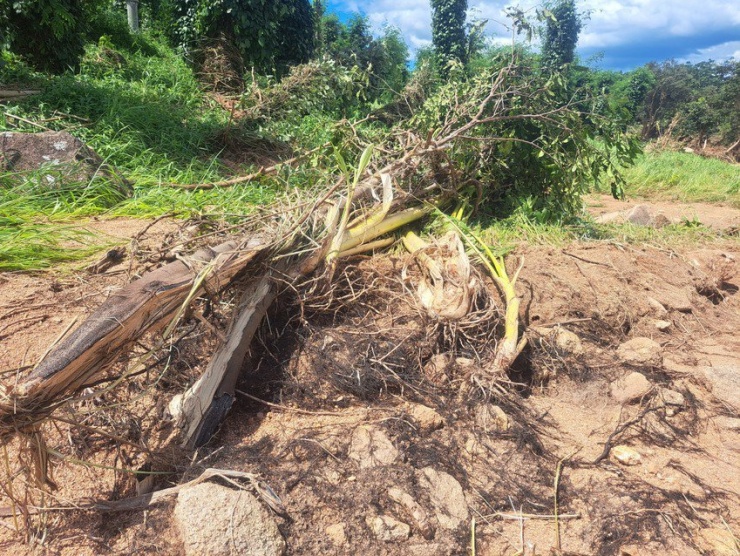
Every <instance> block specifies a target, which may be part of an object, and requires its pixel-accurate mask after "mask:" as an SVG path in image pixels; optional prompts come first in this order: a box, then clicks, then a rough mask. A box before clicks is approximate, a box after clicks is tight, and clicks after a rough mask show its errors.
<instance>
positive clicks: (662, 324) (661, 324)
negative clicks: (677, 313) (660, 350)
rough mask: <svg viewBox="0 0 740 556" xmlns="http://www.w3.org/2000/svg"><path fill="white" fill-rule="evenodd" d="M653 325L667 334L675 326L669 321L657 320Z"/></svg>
mask: <svg viewBox="0 0 740 556" xmlns="http://www.w3.org/2000/svg"><path fill="white" fill-rule="evenodd" d="M653 325H654V326H655V328H657V329H658V330H660V331H661V332H667V331H668V330H669V329H670V328H671V326H673V323H671V321H668V320H656V321H653Z"/></svg>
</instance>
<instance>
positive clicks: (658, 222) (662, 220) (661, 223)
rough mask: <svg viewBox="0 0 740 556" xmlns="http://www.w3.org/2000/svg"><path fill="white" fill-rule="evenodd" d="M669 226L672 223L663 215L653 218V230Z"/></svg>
mask: <svg viewBox="0 0 740 556" xmlns="http://www.w3.org/2000/svg"><path fill="white" fill-rule="evenodd" d="M671 224H672V222H671V221H670V219H669V218H668V217H667V216H666V215H665V214H656V215H655V216H654V217H653V228H665V227H666V226H670V225H671Z"/></svg>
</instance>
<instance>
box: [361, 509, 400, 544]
mask: <svg viewBox="0 0 740 556" xmlns="http://www.w3.org/2000/svg"><path fill="white" fill-rule="evenodd" d="M365 523H367V526H368V527H370V529H371V530H372V532H373V534H374V535H375V536H376V537H377V539H378V540H380V541H383V542H391V541H405V540H406V539H408V538H409V537H410V536H411V527H409V526H408V525H407V524H406V523H403V522H402V521H398V520H397V519H395V518H393V517H391V516H389V515H379V516H375V517H370V516H368V517H367V518H365Z"/></svg>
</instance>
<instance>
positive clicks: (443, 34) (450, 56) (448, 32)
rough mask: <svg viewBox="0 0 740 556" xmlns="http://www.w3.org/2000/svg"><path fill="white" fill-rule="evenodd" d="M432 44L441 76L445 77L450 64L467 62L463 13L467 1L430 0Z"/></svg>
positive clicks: (465, 9)
mask: <svg viewBox="0 0 740 556" xmlns="http://www.w3.org/2000/svg"><path fill="white" fill-rule="evenodd" d="M431 3H432V44H433V45H434V50H435V52H436V55H437V59H438V61H439V64H440V69H441V71H442V74H443V75H447V73H448V67H449V64H450V62H453V61H455V60H456V61H458V62H461V63H463V64H464V63H466V62H467V38H466V36H465V12H466V11H467V9H468V1H467V0H431Z"/></svg>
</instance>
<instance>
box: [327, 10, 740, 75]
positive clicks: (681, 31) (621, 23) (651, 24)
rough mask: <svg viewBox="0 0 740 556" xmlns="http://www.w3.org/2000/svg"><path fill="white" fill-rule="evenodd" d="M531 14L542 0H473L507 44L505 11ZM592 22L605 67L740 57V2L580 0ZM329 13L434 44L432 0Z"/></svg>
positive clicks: (588, 57) (413, 43)
mask: <svg viewBox="0 0 740 556" xmlns="http://www.w3.org/2000/svg"><path fill="white" fill-rule="evenodd" d="M513 4H516V5H519V6H520V7H521V8H523V9H526V8H530V7H532V6H535V5H539V4H540V2H534V1H532V0H522V1H521V2H519V3H516V2H511V1H509V2H506V1H501V0H468V7H469V11H468V13H469V17H470V16H473V17H474V18H478V19H487V20H488V26H487V28H486V30H487V32H488V34H489V35H492V36H493V40H495V41H497V42H506V43H508V42H509V41H510V40H511V39H510V32H509V31H507V29H506V27H505V24H506V23H507V19H506V17H505V15H504V7H505V6H509V5H513ZM577 5H578V7H579V10H581V11H588V12H589V13H590V17H589V19H588V21H586V25H585V28H584V29H583V30H582V31H581V36H580V40H579V44H578V51H579V53H580V55H581V59H582V60H584V61H586V62H589V63H590V64H591V65H595V66H598V67H602V68H606V69H619V70H628V69H631V68H634V67H636V66H640V65H642V64H644V63H646V62H649V61H653V60H654V61H662V60H666V59H669V58H675V59H677V60H680V61H690V62H698V61H701V60H707V59H710V58H711V59H713V60H725V59H727V58H731V57H734V58H735V59H736V60H740V0H671V1H666V0H579V1H577ZM328 11H330V12H336V13H339V15H340V17H342V18H343V19H344V18H345V17H347V16H348V14H351V13H352V12H361V13H364V14H366V15H367V16H368V17H369V18H370V22H371V23H372V25H373V27H374V29H376V30H379V29H380V28H382V26H383V24H384V23H386V22H387V23H390V24H392V25H395V26H397V27H399V28H400V29H401V30H402V32H403V34H404V36H405V37H406V42H407V43H408V45H409V46H410V48H411V49H412V51H413V50H415V49H417V48H419V47H420V46H424V45H427V44H429V43H430V42H431V8H430V7H429V0H374V1H366V2H362V1H356V0H329V1H328Z"/></svg>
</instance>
